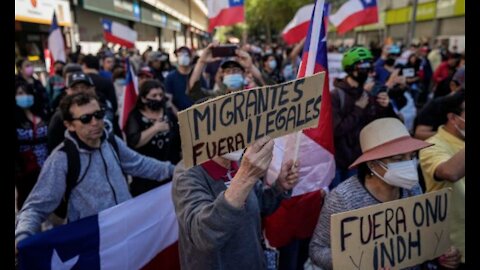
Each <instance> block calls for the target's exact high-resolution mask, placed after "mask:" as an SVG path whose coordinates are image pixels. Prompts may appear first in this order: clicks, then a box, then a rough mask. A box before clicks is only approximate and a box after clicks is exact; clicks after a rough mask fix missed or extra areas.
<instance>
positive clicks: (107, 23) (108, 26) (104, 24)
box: [102, 19, 112, 32]
mask: <svg viewBox="0 0 480 270" xmlns="http://www.w3.org/2000/svg"><path fill="white" fill-rule="evenodd" d="M102 27H103V30H104V31H107V32H112V21H110V20H106V19H103V20H102Z"/></svg>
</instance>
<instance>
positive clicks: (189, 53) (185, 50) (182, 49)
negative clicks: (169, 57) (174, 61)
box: [175, 46, 192, 56]
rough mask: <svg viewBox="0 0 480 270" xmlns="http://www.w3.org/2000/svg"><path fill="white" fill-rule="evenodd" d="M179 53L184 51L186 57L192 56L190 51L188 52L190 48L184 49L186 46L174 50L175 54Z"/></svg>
mask: <svg viewBox="0 0 480 270" xmlns="http://www.w3.org/2000/svg"><path fill="white" fill-rule="evenodd" d="M181 51H184V52H187V53H188V55H190V56H192V50H190V48H188V47H186V46H182V47H180V48H178V49H176V50H175V54H178V53H179V52H181Z"/></svg>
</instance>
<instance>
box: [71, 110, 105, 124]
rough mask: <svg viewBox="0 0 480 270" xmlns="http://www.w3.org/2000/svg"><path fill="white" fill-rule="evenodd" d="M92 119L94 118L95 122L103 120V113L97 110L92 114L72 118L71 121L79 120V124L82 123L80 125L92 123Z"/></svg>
mask: <svg viewBox="0 0 480 270" xmlns="http://www.w3.org/2000/svg"><path fill="white" fill-rule="evenodd" d="M93 117H95V119H97V120H103V117H105V111H104V110H99V111H96V112H94V113H90V114H84V115H82V116H80V117H78V118H72V120H79V121H80V122H82V124H88V123H90V122H91V121H92V118H93Z"/></svg>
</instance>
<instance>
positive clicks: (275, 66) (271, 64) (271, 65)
mask: <svg viewBox="0 0 480 270" xmlns="http://www.w3.org/2000/svg"><path fill="white" fill-rule="evenodd" d="M268 65H269V66H270V68H271V69H275V68H277V61H275V60H272V61H270V62H268Z"/></svg>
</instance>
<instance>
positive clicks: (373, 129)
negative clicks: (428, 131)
mask: <svg viewBox="0 0 480 270" xmlns="http://www.w3.org/2000/svg"><path fill="white" fill-rule="evenodd" d="M432 145H433V144H431V143H427V142H425V141H421V140H417V139H414V138H412V137H411V136H410V133H408V130H407V128H406V127H405V125H404V124H403V123H402V122H400V120H398V119H396V118H380V119H377V120H375V121H373V122H371V123H370V124H368V125H366V126H365V127H364V128H363V129H362V131H360V146H361V148H362V153H363V154H362V155H361V156H360V157H359V158H357V160H355V162H353V164H352V165H350V167H349V168H353V167H356V166H357V165H359V164H360V163H363V162H366V161H370V160H377V159H381V158H386V157H391V156H395V155H400V154H406V153H409V152H414V151H417V150H420V149H423V148H425V147H429V146H432Z"/></svg>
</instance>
